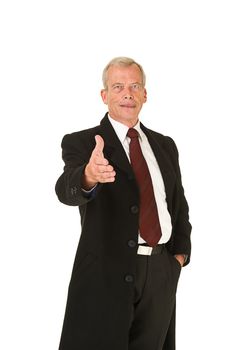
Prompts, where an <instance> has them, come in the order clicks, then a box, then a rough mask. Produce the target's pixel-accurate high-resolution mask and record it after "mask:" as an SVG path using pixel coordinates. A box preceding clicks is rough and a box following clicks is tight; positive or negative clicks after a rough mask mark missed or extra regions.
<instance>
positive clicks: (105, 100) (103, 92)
mask: <svg viewBox="0 0 233 350" xmlns="http://www.w3.org/2000/svg"><path fill="white" fill-rule="evenodd" d="M100 94H101V97H102V100H103V103H104V104H106V105H107V104H108V92H107V90H105V89H102V90H101V91H100Z"/></svg>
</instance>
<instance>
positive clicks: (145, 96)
mask: <svg viewBox="0 0 233 350" xmlns="http://www.w3.org/2000/svg"><path fill="white" fill-rule="evenodd" d="M146 101H147V91H146V89H144V103H145V102H146Z"/></svg>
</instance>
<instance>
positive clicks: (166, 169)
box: [141, 123, 176, 211]
mask: <svg viewBox="0 0 233 350" xmlns="http://www.w3.org/2000/svg"><path fill="white" fill-rule="evenodd" d="M141 128H142V130H143V132H144V133H145V134H146V136H147V138H148V141H149V143H150V146H151V148H152V150H153V152H154V155H155V158H156V160H157V162H158V165H159V168H160V171H161V174H162V177H163V182H164V186H165V192H166V199H167V203H168V208H169V211H170V209H171V208H172V198H173V191H174V186H175V179H176V174H175V172H174V170H173V166H172V163H171V161H170V159H169V157H168V155H167V153H166V152H165V150H164V148H163V147H162V145H161V143H160V142H159V141H158V139H157V138H156V137H155V134H154V133H153V132H152V131H151V130H149V129H147V128H146V127H145V126H144V125H143V124H142V123H141Z"/></svg>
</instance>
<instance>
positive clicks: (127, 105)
mask: <svg viewBox="0 0 233 350" xmlns="http://www.w3.org/2000/svg"><path fill="white" fill-rule="evenodd" d="M120 107H122V108H135V107H136V106H135V105H134V104H133V105H132V104H121V105H120Z"/></svg>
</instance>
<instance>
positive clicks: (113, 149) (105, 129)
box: [100, 114, 134, 178]
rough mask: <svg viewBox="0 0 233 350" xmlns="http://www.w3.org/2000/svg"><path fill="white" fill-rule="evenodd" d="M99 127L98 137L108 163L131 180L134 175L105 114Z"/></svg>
mask: <svg viewBox="0 0 233 350" xmlns="http://www.w3.org/2000/svg"><path fill="white" fill-rule="evenodd" d="M100 127H101V132H100V135H101V136H102V137H103V139H104V142H105V145H104V155H105V157H106V158H107V159H108V160H109V161H110V163H113V165H115V166H117V167H118V168H120V169H121V170H123V171H124V172H126V173H127V174H128V177H129V178H133V177H134V174H133V170H132V167H131V165H130V163H129V160H128V157H127V155H126V153H125V150H124V148H123V146H122V144H121V142H120V140H119V139H118V137H117V135H116V133H115V130H114V129H113V127H112V125H111V123H110V121H109V120H108V117H107V114H106V115H105V117H104V118H103V119H102V121H101V123H100Z"/></svg>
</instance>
